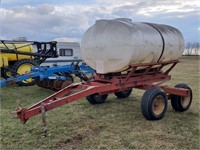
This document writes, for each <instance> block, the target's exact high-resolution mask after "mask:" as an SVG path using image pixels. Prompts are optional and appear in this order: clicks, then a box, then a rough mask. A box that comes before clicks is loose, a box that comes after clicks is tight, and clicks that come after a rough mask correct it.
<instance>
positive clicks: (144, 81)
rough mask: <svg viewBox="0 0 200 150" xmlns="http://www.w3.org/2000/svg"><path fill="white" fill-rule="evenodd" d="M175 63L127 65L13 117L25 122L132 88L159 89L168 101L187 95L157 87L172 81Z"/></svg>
mask: <svg viewBox="0 0 200 150" xmlns="http://www.w3.org/2000/svg"><path fill="white" fill-rule="evenodd" d="M177 63H178V61H177V60H176V61H168V62H159V63H146V64H134V65H130V68H129V70H126V71H125V73H112V74H106V75H103V74H97V75H96V76H95V78H94V81H90V82H81V83H73V84H71V85H69V86H67V87H65V88H64V89H61V90H60V91H58V92H56V93H54V94H53V95H51V96H49V97H47V98H45V99H44V100H42V101H40V102H38V103H36V104H34V105H33V106H31V107H29V108H18V109H17V110H16V111H15V112H14V115H15V116H16V117H17V118H20V119H21V121H22V122H23V123H25V122H26V121H27V120H28V119H29V118H31V117H33V116H35V115H38V114H40V113H42V112H41V108H43V110H44V109H45V111H49V110H51V109H54V108H57V107H59V106H62V105H64V104H67V103H70V102H73V101H77V100H79V99H81V98H83V97H86V96H89V95H91V94H95V93H99V94H100V95H104V94H109V93H114V92H118V91H123V90H127V89H131V88H138V89H148V88H151V87H159V88H162V89H163V90H164V91H165V92H166V93H167V97H168V98H170V96H171V94H176V95H180V96H187V95H188V94H189V90H187V89H181V88H171V87H168V86H159V84H160V83H163V82H166V81H168V80H170V79H171V76H170V75H169V74H168V73H169V72H170V71H171V70H172V69H173V68H174V66H175V65H176V64H177ZM166 66H168V69H166V71H163V70H162V69H163V68H164V67H166ZM155 83H157V84H155ZM77 90H78V91H77ZM72 91H73V93H72ZM74 91H75V93H74Z"/></svg>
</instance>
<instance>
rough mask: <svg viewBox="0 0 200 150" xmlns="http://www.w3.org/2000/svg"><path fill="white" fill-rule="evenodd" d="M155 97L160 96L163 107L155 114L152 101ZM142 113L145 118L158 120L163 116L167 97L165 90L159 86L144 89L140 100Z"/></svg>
mask: <svg viewBox="0 0 200 150" xmlns="http://www.w3.org/2000/svg"><path fill="white" fill-rule="evenodd" d="M156 98H161V100H162V102H163V108H161V112H159V114H156V112H155V111H154V105H155V104H154V103H155V100H156ZM141 109H142V114H143V116H144V117H145V118H146V119H147V120H160V119H162V118H163V117H164V115H165V113H166V111H167V98H166V94H165V92H163V91H162V89H160V88H151V89H148V90H146V91H145V93H144V95H143V97H142V101H141Z"/></svg>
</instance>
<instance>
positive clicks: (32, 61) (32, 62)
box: [13, 59, 37, 86]
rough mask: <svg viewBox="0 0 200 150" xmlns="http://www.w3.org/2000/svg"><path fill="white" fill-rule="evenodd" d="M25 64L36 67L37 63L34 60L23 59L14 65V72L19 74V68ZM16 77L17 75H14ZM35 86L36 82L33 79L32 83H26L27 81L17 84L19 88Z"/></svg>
mask: <svg viewBox="0 0 200 150" xmlns="http://www.w3.org/2000/svg"><path fill="white" fill-rule="evenodd" d="M23 64H30V65H31V66H36V65H37V64H36V62H35V61H34V60H33V59H21V60H18V61H17V62H16V63H15V64H14V65H13V70H14V71H15V72H16V73H17V72H18V68H19V67H20V66H21V65H23ZM14 75H16V74H14ZM34 84H35V80H34V79H33V80H32V81H31V82H25V81H21V82H17V85H19V86H30V85H34Z"/></svg>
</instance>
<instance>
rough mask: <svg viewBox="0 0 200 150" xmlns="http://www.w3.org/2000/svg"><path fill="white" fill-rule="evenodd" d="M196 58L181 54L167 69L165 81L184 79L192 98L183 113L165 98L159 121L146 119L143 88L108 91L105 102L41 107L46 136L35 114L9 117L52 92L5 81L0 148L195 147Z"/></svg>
mask: <svg viewBox="0 0 200 150" xmlns="http://www.w3.org/2000/svg"><path fill="white" fill-rule="evenodd" d="M199 65H200V61H199V57H192V56H191V57H182V58H181V63H179V64H178V65H177V66H176V67H175V68H174V70H173V71H172V72H171V75H172V80H171V81H169V82H167V83H166V84H167V85H170V86H174V85H175V84H177V83H180V82H185V83H188V84H189V85H190V86H191V88H192V90H193V103H192V106H191V107H190V109H189V110H188V111H186V112H183V113H177V112H175V111H174V110H173V109H172V107H171V105H170V101H169V103H168V110H167V112H166V114H165V116H164V118H163V119H162V120H159V121H147V120H146V119H145V118H144V117H143V116H142V113H141V108H140V99H141V97H142V94H143V92H144V91H142V90H136V89H134V90H133V93H132V95H131V96H130V97H129V98H126V99H123V100H119V99H117V98H116V97H115V96H114V95H113V94H110V95H109V97H108V99H107V101H106V103H104V104H101V105H95V106H94V105H90V104H89V103H88V102H87V101H86V100H85V99H82V100H80V101H77V102H74V103H70V104H67V105H64V106H62V107H59V108H56V109H54V110H52V111H49V112H47V125H48V130H49V131H48V137H46V138H45V137H43V135H42V133H43V132H42V119H41V115H39V116H36V117H33V118H31V119H30V120H28V122H27V124H26V125H23V124H21V123H20V121H19V120H18V119H14V118H12V116H11V114H10V112H11V111H14V110H15V109H16V108H17V107H18V106H19V105H20V106H21V107H24V106H30V105H31V104H34V103H36V102H37V101H39V100H42V99H43V98H45V97H47V96H49V95H51V94H52V93H53V91H50V90H46V89H42V88H39V87H37V86H32V87H17V86H16V85H11V86H7V87H4V88H2V89H1V94H2V95H1V112H0V115H1V126H0V127H1V128H0V129H1V149H3V150H5V149H16V150H18V149H20V150H21V149H30V150H32V149H66V150H70V149H120V150H121V149H124V150H125V149H199V148H200V145H199V141H200V132H199V117H200V116H199V112H200V109H199V102H200V96H199V92H200V91H199V86H200V84H199V77H200V74H199V70H198V69H199Z"/></svg>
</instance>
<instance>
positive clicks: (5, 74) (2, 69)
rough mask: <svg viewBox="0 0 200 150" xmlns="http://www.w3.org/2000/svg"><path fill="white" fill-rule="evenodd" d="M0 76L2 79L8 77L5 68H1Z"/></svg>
mask: <svg viewBox="0 0 200 150" xmlns="http://www.w3.org/2000/svg"><path fill="white" fill-rule="evenodd" d="M1 77H2V78H4V79H7V78H9V76H8V75H7V71H6V69H5V68H3V67H2V68H1Z"/></svg>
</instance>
